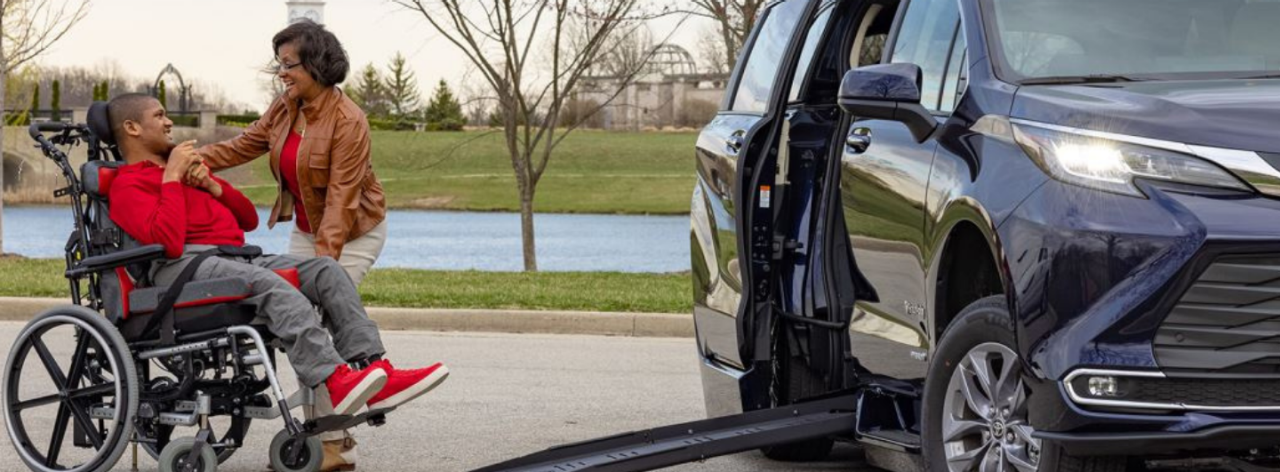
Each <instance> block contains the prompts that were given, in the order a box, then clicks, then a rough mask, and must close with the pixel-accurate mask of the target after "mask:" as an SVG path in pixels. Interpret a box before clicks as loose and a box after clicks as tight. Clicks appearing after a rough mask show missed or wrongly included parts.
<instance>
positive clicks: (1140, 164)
mask: <svg viewBox="0 0 1280 472" xmlns="http://www.w3.org/2000/svg"><path fill="white" fill-rule="evenodd" d="M1010 124H1011V125H1012V131H1013V138H1014V141H1016V142H1017V144H1018V145H1019V146H1021V147H1022V150H1023V151H1025V152H1026V153H1027V156H1030V157H1031V159H1032V160H1034V161H1035V162H1036V163H1037V164H1039V165H1040V167H1041V168H1043V169H1044V170H1045V172H1048V173H1049V175H1051V176H1053V177H1054V178H1056V179H1058V180H1062V181H1064V182H1069V183H1073V184H1076V185H1081V186H1085V187H1090V188H1095V189H1098V190H1105V191H1108V192H1115V193H1120V194H1125V195H1132V196H1136V197H1143V196H1144V195H1143V194H1142V192H1141V191H1140V190H1138V187H1137V186H1136V185H1134V179H1137V178H1144V179H1154V180H1164V181H1169V182H1178V183H1183V184H1189V185H1200V186H1205V187H1216V188H1224V189H1232V190H1240V191H1244V192H1252V189H1251V188H1250V187H1249V186H1248V185H1246V184H1245V183H1244V182H1241V181H1240V179H1237V178H1236V177H1235V176H1233V175H1231V174H1230V173H1228V172H1227V171H1226V170H1223V169H1222V168H1220V167H1218V166H1217V165H1214V164H1212V163H1210V162H1208V161H1205V160H1202V159H1200V158H1197V157H1195V156H1191V155H1187V154H1183V153H1179V152H1174V151H1169V150H1165V149H1157V148H1152V147H1147V146H1141V145H1137V144H1131V143H1124V142H1118V141H1111V140H1106V139H1101V138H1097V137H1093V136H1084V135H1079V134H1074V133H1069V132H1065V131H1056V130H1051V129H1046V128H1041V127H1038V126H1034V125H1028V124H1025V123H1010Z"/></svg>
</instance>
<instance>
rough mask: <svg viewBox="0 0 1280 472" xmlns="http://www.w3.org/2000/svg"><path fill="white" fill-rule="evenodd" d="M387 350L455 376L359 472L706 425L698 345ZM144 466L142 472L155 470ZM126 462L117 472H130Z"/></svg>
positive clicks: (10, 329) (577, 342)
mask: <svg viewBox="0 0 1280 472" xmlns="http://www.w3.org/2000/svg"><path fill="white" fill-rule="evenodd" d="M21 326H22V324H20V323H12V322H5V323H0V352H7V350H8V348H9V346H11V345H12V341H13V338H14V337H15V336H16V335H17V333H18V330H19V329H21ZM384 340H385V341H386V343H387V346H388V349H389V351H390V352H391V356H392V359H393V360H395V361H396V362H397V363H398V364H402V365H405V366H412V365H422V364H425V363H427V362H429V361H434V360H437V359H440V360H444V361H446V362H447V363H448V364H449V366H450V369H451V370H452V372H453V374H452V376H451V377H450V378H449V380H448V381H447V382H445V384H444V385H443V386H441V387H440V389H438V390H436V391H435V392H432V393H431V394H429V395H428V396H426V397H424V398H422V399H420V400H418V401H416V402H415V403H413V404H410V405H407V406H405V407H402V408H401V409H400V410H398V411H397V412H396V413H395V415H394V416H393V417H391V418H390V421H389V422H388V424H387V425H386V426H383V427H381V428H368V427H365V428H362V429H359V430H357V434H358V437H359V440H360V444H361V446H360V450H361V460H360V462H359V466H360V470H365V471H465V470H471V469H474V468H477V467H481V466H484V465H488V464H491V463H494V462H500V461H502V460H504V459H508V458H512V457H515V456H519V455H522V454H527V453H530V452H534V451H537V450H541V449H544V448H547V447H549V446H553V445H557V444H563V443H566V442H571V441H579V440H585V439H590V438H595V437H599V436H604V435H608V434H613V433H618V432H624V431H630V430H636V429H644V428H646V427H651V426H659V425H663V424H670V423H678V422H683V421H689V420H696V419H700V418H703V417H704V414H705V412H704V410H703V404H702V391H701V384H700V379H699V376H698V371H697V369H696V366H695V363H694V357H695V355H696V354H695V347H694V344H693V340H691V339H666V338H620V337H596V336H555V335H504V334H477V333H451V334H441V333H424V332H387V333H385V334H384ZM53 349H54V350H55V351H62V350H64V349H69V347H66V346H54V347H53ZM291 376H292V374H289V373H286V374H285V377H290V378H291ZM290 385H292V382H290ZM279 428H280V425H279V424H278V423H268V422H265V421H263V422H257V423H255V424H254V425H253V427H252V428H251V431H250V438H249V444H250V446H248V447H246V448H245V449H242V450H241V451H239V452H238V453H237V454H236V455H235V456H234V457H232V459H231V460H230V461H229V462H227V463H226V464H224V465H223V466H222V467H220V468H219V470H221V471H254V472H257V471H263V470H265V467H264V466H265V464H266V462H267V458H266V446H265V445H266V443H268V442H270V440H271V436H272V435H273V434H275V432H276V431H277V430H278V429H279ZM44 434H48V433H47V432H46V433H44ZM190 434H194V430H191V432H190V433H188V435H190ZM33 436H34V435H33ZM0 443H2V444H0V471H5V472H7V471H20V470H25V469H24V468H22V466H21V462H20V461H19V460H18V458H17V454H16V453H15V452H14V450H13V447H12V445H11V444H10V443H9V438H8V436H7V435H4V436H3V438H0ZM141 455H142V456H143V457H142V459H140V469H141V470H144V471H153V470H156V464H155V462H154V461H151V460H150V458H148V457H146V456H145V453H141ZM128 457H129V456H128V455H127V454H126V456H125V459H124V460H122V461H121V463H120V464H119V465H118V466H117V467H116V468H115V469H113V470H119V471H125V470H129V467H128V462H129V461H128ZM851 469H866V466H865V465H863V462H862V460H861V453H860V451H859V450H858V449H857V448H854V447H852V446H840V447H839V448H838V449H837V451H836V454H835V455H834V460H832V461H830V462H821V463H811V464H803V465H794V464H780V463H775V462H772V461H769V460H766V459H764V458H763V457H761V456H760V455H759V454H758V453H755V452H752V453H744V454H739V455H736V456H730V457H722V458H716V459H712V460H708V461H706V462H704V463H697V464H688V465H682V466H677V467H674V468H672V469H670V470H678V471H743V470H753V471H784V470H785V471H798V472H799V471H825V470H851Z"/></svg>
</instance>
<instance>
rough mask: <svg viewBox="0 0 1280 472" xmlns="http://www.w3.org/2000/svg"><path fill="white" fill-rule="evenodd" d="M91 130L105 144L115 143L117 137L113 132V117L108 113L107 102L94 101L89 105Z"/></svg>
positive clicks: (88, 119)
mask: <svg viewBox="0 0 1280 472" xmlns="http://www.w3.org/2000/svg"><path fill="white" fill-rule="evenodd" d="M87 121H88V125H89V132H91V133H93V135H94V136H97V137H98V139H99V140H101V141H102V142H103V143H104V144H109V145H114V144H115V143H116V137H115V135H113V134H112V133H111V117H110V116H108V115H107V102H93V104H92V105H89V116H88V118H87Z"/></svg>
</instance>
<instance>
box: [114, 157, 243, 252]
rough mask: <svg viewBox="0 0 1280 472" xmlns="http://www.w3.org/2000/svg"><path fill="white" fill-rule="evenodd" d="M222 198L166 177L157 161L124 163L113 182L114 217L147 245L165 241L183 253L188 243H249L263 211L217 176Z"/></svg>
mask: <svg viewBox="0 0 1280 472" xmlns="http://www.w3.org/2000/svg"><path fill="white" fill-rule="evenodd" d="M213 179H214V180H216V181H217V182H218V183H220V184H222V197H221V198H213V195H211V194H209V192H206V191H204V190H200V189H197V188H194V187H188V186H186V185H183V184H182V182H168V183H163V181H164V168H162V167H160V166H158V165H156V164H155V163H153V162H151V161H145V162H140V163H137V164H130V165H127V166H124V167H121V168H120V173H119V174H118V175H117V176H116V178H115V181H114V182H112V184H111V194H110V195H109V196H108V198H110V200H111V220H112V221H115V222H116V224H117V225H119V226H120V229H122V230H124V232H125V233H128V234H129V236H133V239H136V240H138V242H140V243H142V244H163V245H164V253H165V256H167V257H169V258H176V257H178V256H181V255H182V250H183V246H184V245H186V244H210V245H230V246H243V245H244V232H245V231H253V230H254V228H257V227H258V211H257V210H256V209H255V208H254V207H253V203H252V202H250V201H249V199H248V198H245V196H244V194H242V193H240V191H239V190H236V189H235V187H232V186H231V184H229V183H227V182H226V181H225V180H222V179H220V178H217V177H213Z"/></svg>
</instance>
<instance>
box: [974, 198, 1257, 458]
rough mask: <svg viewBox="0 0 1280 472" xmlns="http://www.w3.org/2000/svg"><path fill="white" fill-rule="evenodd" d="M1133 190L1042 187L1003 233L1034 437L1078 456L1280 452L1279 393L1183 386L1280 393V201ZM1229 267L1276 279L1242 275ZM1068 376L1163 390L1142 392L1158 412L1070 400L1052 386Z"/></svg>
mask: <svg viewBox="0 0 1280 472" xmlns="http://www.w3.org/2000/svg"><path fill="white" fill-rule="evenodd" d="M1143 187H1144V191H1145V192H1146V193H1147V194H1148V195H1149V196H1150V198H1149V199H1137V198H1131V197H1123V196H1117V195H1109V194H1103V193H1101V192H1097V191H1092V190H1087V189H1080V188H1077V187H1074V186H1071V185H1067V184H1062V183H1059V182H1056V181H1051V182H1049V183H1047V184H1046V185H1044V186H1043V187H1042V188H1041V189H1040V190H1038V191H1037V193H1036V194H1034V195H1032V196H1031V197H1029V198H1028V199H1027V200H1026V202H1024V203H1023V204H1022V205H1021V206H1020V207H1019V208H1018V209H1017V210H1015V212H1014V213H1013V215H1011V217H1010V218H1009V219H1008V220H1006V222H1005V224H1003V225H1001V227H1000V228H999V232H1000V236H1001V240H1002V242H1003V243H1004V248H1003V252H1004V253H1005V254H1006V255H1007V256H1006V260H1007V262H1008V264H1009V270H1010V279H1011V281H1012V282H1013V284H1014V286H1013V287H1012V289H1013V290H1014V306H1013V308H1014V315H1015V317H1016V320H1017V323H1018V326H1017V330H1018V333H1017V334H1018V342H1019V349H1020V351H1021V352H1022V353H1024V355H1025V356H1026V358H1027V360H1028V364H1029V366H1028V367H1029V368H1030V371H1031V372H1032V374H1033V376H1034V377H1037V379H1035V380H1034V381H1032V382H1031V388H1032V394H1031V397H1030V401H1031V402H1032V406H1031V410H1030V412H1031V414H1030V416H1031V418H1030V420H1031V423H1032V425H1033V426H1034V427H1035V428H1036V430H1037V431H1040V432H1039V433H1037V434H1038V435H1039V436H1040V437H1041V438H1043V439H1052V440H1054V441H1058V442H1060V443H1062V444H1063V445H1064V446H1065V447H1067V448H1068V450H1069V451H1072V452H1073V453H1078V454H1125V455H1133V454H1179V453H1182V452H1187V451H1190V450H1206V449H1210V450H1216V449H1222V450H1241V449H1250V448H1263V447H1276V446H1277V445H1280V392H1276V393H1275V394H1274V395H1270V392H1266V391H1261V390H1259V391H1255V392H1245V393H1248V395H1244V394H1239V393H1240V392H1237V391H1236V390H1242V389H1235V390H1230V391H1226V394H1224V395H1222V397H1223V398H1222V399H1219V398H1217V397H1216V396H1215V394H1211V393H1206V392H1205V391H1194V390H1196V389H1193V388H1187V386H1192V387H1197V388H1198V387H1200V385H1198V384H1197V382H1200V380H1197V379H1214V380H1211V381H1210V380H1205V381H1204V383H1209V382H1222V383H1224V384H1230V383H1231V382H1241V384H1243V383H1244V382H1248V381H1251V380H1254V379H1268V381H1272V382H1280V380H1277V379H1280V342H1277V340H1278V339H1280V200H1276V199H1272V198H1266V197H1260V196H1248V195H1241V194H1208V193H1201V192H1197V191H1194V190H1191V189H1185V188H1182V189H1179V188H1168V187H1165V186H1161V187H1157V186H1155V185H1144V186H1143ZM1241 261H1244V262H1243V264H1244V265H1248V264H1250V263H1255V262H1256V263H1257V264H1261V265H1267V264H1271V265H1273V266H1275V267H1274V269H1275V274H1274V275H1272V274H1271V272H1272V270H1271V269H1272V268H1273V267H1264V268H1258V267H1252V268H1250V267H1244V268H1243V269H1244V272H1239V271H1237V270H1238V269H1242V268H1241V267H1237V266H1239V265H1241V264H1242V262H1241ZM1273 262H1274V264H1272V263H1273ZM1224 264H1225V265H1224ZM1224 267H1225V268H1226V269H1230V270H1229V271H1228V272H1230V273H1228V272H1224V271H1223V270H1222V269H1223V268H1224ZM1232 271H1235V272H1232ZM1242 273H1252V274H1253V275H1250V276H1247V277H1244V278H1241V279H1238V280H1237V279H1236V278H1233V277H1237V276H1241V274H1242ZM1224 274H1226V275H1224ZM1206 277H1207V278H1206ZM1249 277H1255V278H1252V279H1251V278H1249ZM1272 285H1274V287H1272ZM1272 292H1274V293H1272ZM1233 297H1245V298H1248V299H1247V300H1245V301H1243V302H1240V303H1236V302H1235V301H1234V300H1235V299H1234V298H1233ZM1255 305H1256V306H1255ZM1242 306H1250V307H1252V308H1256V309H1252V308H1251V309H1245V310H1241V309H1239V308H1241V307H1242ZM1218 320H1224V321H1222V322H1221V323H1218ZM1273 328H1274V329H1273ZM1272 331H1274V333H1272ZM1080 369H1099V370H1114V371H1121V372H1144V373H1148V374H1151V373H1154V374H1155V375H1157V376H1165V377H1167V378H1168V379H1172V380H1169V381H1168V383H1169V384H1170V385H1172V387H1170V389H1169V390H1168V391H1155V390H1152V389H1148V391H1147V392H1146V394H1148V395H1154V396H1155V397H1157V398H1159V401H1158V402H1153V403H1159V404H1152V405H1132V404H1130V405H1106V404H1097V403H1096V402H1087V401H1086V402H1080V401H1079V400H1080V398H1078V397H1079V396H1078V395H1077V398H1075V399H1073V398H1071V396H1072V395H1071V393H1070V392H1068V390H1067V389H1066V388H1065V384H1064V381H1065V380H1066V378H1067V376H1068V375H1070V374H1072V373H1073V372H1076V371H1078V370H1080ZM1179 388H1181V389H1183V390H1178V389H1179ZM1207 391H1209V392H1213V391H1215V390H1213V389H1207ZM1217 391H1222V390H1217ZM1195 395H1198V396H1195ZM1234 407H1243V408H1234Z"/></svg>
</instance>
